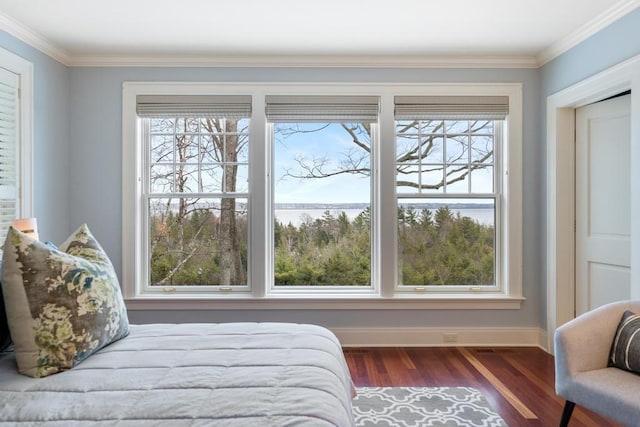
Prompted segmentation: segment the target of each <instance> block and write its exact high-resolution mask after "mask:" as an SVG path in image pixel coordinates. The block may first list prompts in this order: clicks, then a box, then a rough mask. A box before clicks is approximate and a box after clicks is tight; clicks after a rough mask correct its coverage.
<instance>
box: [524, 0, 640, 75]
mask: <svg viewBox="0 0 640 427" xmlns="http://www.w3.org/2000/svg"><path fill="white" fill-rule="evenodd" d="M638 6H640V0H622V1H620V2H618V3H616V4H615V5H613V6H612V7H611V8H609V9H607V10H606V11H605V12H603V13H601V14H600V15H598V16H597V17H596V18H594V19H592V20H591V21H589V22H587V23H586V24H584V25H583V26H581V27H580V28H578V29H577V30H576V31H574V32H573V33H571V34H569V35H568V36H567V37H565V38H563V39H561V40H559V41H557V42H555V43H553V44H552V45H551V46H549V47H547V48H546V49H544V50H542V51H541V52H540V53H539V54H538V55H537V56H536V59H537V65H538V67H542V66H543V65H544V64H546V63H547V62H550V61H552V60H553V59H555V58H557V57H558V56H560V55H562V54H563V53H564V52H566V51H568V50H569V49H571V48H572V47H574V46H576V45H578V44H579V43H581V42H583V41H584V40H586V39H587V38H589V37H591V36H592V35H594V34H595V33H597V32H598V31H600V30H602V29H604V28H605V27H607V26H608V25H610V24H612V23H613V22H615V21H617V20H618V19H620V18H622V17H623V16H625V15H626V14H628V13H630V12H631V11H633V10H634V9H636V8H637V7H638Z"/></svg>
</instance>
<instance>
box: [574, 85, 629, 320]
mask: <svg viewBox="0 0 640 427" xmlns="http://www.w3.org/2000/svg"><path fill="white" fill-rule="evenodd" d="M630 101H631V96H630V95H626V96H621V97H618V98H613V99H610V100H607V101H602V102H598V103H595V104H592V105H588V106H585V107H582V108H579V109H577V110H576V301H575V303H576V315H579V314H582V313H584V312H586V311H589V310H591V309H594V308H596V307H599V306H601V305H603V304H606V303H609V302H613V301H619V300H623V299H629V298H630V295H631V290H630V289H631V288H630V265H631V264H630V263H631V259H630V258H631V257H630V239H629V237H630V214H631V210H630V206H631V205H630V194H631V193H630V185H631V182H630V166H631V159H630V128H631V123H630V117H629V112H630Z"/></svg>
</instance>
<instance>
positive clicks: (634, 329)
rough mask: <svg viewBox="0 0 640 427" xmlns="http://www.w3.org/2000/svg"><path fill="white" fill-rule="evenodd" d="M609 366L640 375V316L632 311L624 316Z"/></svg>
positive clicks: (626, 312)
mask: <svg viewBox="0 0 640 427" xmlns="http://www.w3.org/2000/svg"><path fill="white" fill-rule="evenodd" d="M608 365H609V366H611V367H615V368H619V369H624V370H626V371H631V372H635V373H638V374H640V316H639V315H637V314H635V313H633V312H632V311H629V310H626V311H625V312H624V313H623V314H622V319H620V323H619V324H618V329H617V331H616V334H615V336H614V337H613V343H612V345H611V353H610V355H609V364H608Z"/></svg>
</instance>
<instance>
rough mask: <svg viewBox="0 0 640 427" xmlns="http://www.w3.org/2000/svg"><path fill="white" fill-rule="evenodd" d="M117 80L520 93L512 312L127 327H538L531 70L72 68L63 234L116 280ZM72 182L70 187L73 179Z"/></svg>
mask: <svg viewBox="0 0 640 427" xmlns="http://www.w3.org/2000/svg"><path fill="white" fill-rule="evenodd" d="M124 81H212V82H521V83H523V87H524V118H525V119H524V157H525V162H524V163H525V165H524V224H525V228H524V245H525V246H524V271H523V274H524V293H525V296H526V297H527V301H525V303H524V304H523V306H522V309H521V310H497V311H486V310H464V311H463V310H453V311H445V310H396V311H393V312H392V311H384V312H379V311H375V310H367V311H357V312H353V311H339V310H338V311H323V310H318V311H309V310H304V311H301V310H300V311H298V310H273V311H265V310H255V311H229V310H216V311H171V312H158V311H136V312H131V313H130V316H131V319H132V321H133V322H157V321H168V322H182V321H214V322H220V321H237V320H254V321H263V320H273V321H275V320H278V321H293V322H313V323H318V324H322V325H325V326H329V327H349V326H352V327H357V326H360V327H364V326H370V327H402V326H438V325H448V326H530V327H536V326H538V325H540V322H541V318H540V314H539V313H540V312H541V310H540V304H541V303H542V300H541V299H540V287H541V283H542V276H541V275H540V271H541V269H540V263H541V262H542V259H541V257H540V254H541V253H542V249H541V246H540V245H541V240H540V236H541V235H542V234H543V233H542V228H541V227H542V224H541V222H540V215H539V214H538V212H539V211H538V209H539V205H540V203H541V202H542V189H541V188H540V186H539V184H538V183H539V181H540V177H541V174H542V172H541V171H542V167H543V164H542V162H543V160H544V158H543V157H542V156H541V154H540V153H541V152H542V150H541V149H540V146H539V144H540V134H539V121H540V117H539V112H540V106H539V99H540V98H539V90H540V88H539V72H538V70H531V69H524V70H522V69H494V70H487V69H478V70H446V69H428V70H416V69H409V70H408V69H324V68H323V69H309V68H300V69H290V68H289V69H288V68H82V67H76V68H72V69H71V78H70V105H71V109H70V118H71V123H72V125H71V131H70V132H71V133H70V135H71V138H70V147H69V148H70V149H69V155H70V164H71V165H73V171H72V174H73V176H72V177H71V179H70V186H69V204H70V205H71V206H73V207H74V209H73V210H71V212H70V213H69V215H70V225H71V228H74V227H76V226H78V225H80V224H81V223H83V222H86V223H88V224H89V226H90V227H91V229H92V231H93V232H94V233H95V235H96V237H97V238H98V239H99V240H100V242H101V243H102V245H103V246H104V248H105V249H106V250H107V252H108V253H109V254H110V256H111V257H112V260H113V262H114V265H115V267H116V270H117V271H118V272H120V271H121V265H122V263H121V236H120V230H121V225H122V218H121V209H122V204H121V170H122V169H121V153H122V149H121V139H122V126H121V123H122V117H121V115H122V105H121V104H122V101H121V99H122V97H121V93H122V83H123V82H124ZM76 176H77V177H78V179H74V177H76Z"/></svg>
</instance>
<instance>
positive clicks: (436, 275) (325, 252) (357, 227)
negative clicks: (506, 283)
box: [274, 207, 494, 286]
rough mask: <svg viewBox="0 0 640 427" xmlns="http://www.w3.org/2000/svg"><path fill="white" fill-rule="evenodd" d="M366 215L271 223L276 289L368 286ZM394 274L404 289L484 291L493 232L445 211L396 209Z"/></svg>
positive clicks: (488, 277)
mask: <svg viewBox="0 0 640 427" xmlns="http://www.w3.org/2000/svg"><path fill="white" fill-rule="evenodd" d="M370 242H371V236H370V213H369V211H368V210H364V211H363V212H362V213H360V214H359V215H358V216H356V217H355V218H354V219H353V220H349V218H348V217H347V215H346V214H345V213H344V212H341V213H339V214H338V215H337V216H335V215H332V214H331V213H330V212H329V211H325V213H324V215H323V216H322V217H321V218H318V219H316V220H313V221H307V222H303V223H302V224H301V225H300V226H298V227H295V226H294V225H292V224H287V225H284V224H282V223H280V222H277V221H276V224H275V235H274V244H275V251H276V260H275V283H276V285H282V286H296V285H311V286H314V285H317V286H341V285H342V286H367V285H369V284H370V282H371V268H370V266H371V243H370ZM398 269H399V271H401V283H402V284H403V285H408V286H428V285H466V286H483V285H492V284H493V282H494V229H493V227H491V226H486V225H483V224H480V223H478V222H476V221H474V220H473V219H472V218H470V217H467V216H461V215H460V214H454V213H453V212H452V211H451V210H450V209H449V208H447V207H440V208H438V209H437V210H435V211H431V210H429V209H421V210H419V211H416V210H415V209H413V208H412V207H400V208H399V209H398Z"/></svg>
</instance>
